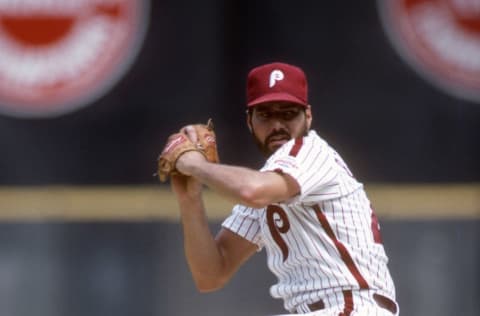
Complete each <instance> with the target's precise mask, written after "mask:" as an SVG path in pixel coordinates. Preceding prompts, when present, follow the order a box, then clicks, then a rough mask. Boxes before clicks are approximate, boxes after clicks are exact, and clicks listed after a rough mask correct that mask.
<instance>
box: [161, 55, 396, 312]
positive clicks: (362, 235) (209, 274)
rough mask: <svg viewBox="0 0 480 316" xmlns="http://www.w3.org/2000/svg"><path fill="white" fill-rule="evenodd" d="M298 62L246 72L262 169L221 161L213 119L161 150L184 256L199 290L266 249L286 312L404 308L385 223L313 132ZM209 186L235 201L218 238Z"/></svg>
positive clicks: (250, 121)
mask: <svg viewBox="0 0 480 316" xmlns="http://www.w3.org/2000/svg"><path fill="white" fill-rule="evenodd" d="M307 96H308V93H307V79H306V76H305V74H304V72H303V70H302V69H300V68H298V67H296V66H293V65H289V64H285V63H278V62H277V63H270V64H265V65H262V66H259V67H256V68H254V69H253V70H251V71H250V73H249V74H248V78H247V120H246V121H247V126H248V128H249V130H250V132H251V133H252V136H253V139H254V141H255V142H256V144H257V145H258V147H259V149H260V150H261V152H262V153H263V154H264V155H265V156H266V158H267V160H266V162H265V164H264V166H263V167H262V168H261V169H260V170H252V169H249V168H244V167H240V166H232V165H226V164H220V163H219V160H218V155H217V147H216V141H215V133H214V131H213V125H212V124H211V123H209V124H207V125H201V124H196V125H188V126H185V127H183V128H182V129H181V130H180V131H179V132H178V133H176V134H173V135H172V136H171V137H170V138H169V139H168V141H167V144H166V146H165V148H164V150H163V151H162V153H161V155H160V157H159V170H158V173H159V177H160V180H161V181H166V179H167V178H169V177H170V180H171V186H172V189H173V191H174V193H175V195H176V198H177V200H178V203H179V207H180V213H181V221H182V225H183V233H184V243H185V245H184V247H185V254H186V258H187V262H188V265H189V268H190V270H191V273H192V275H193V279H194V281H195V283H196V286H197V288H198V289H199V290H200V291H202V292H207V291H213V290H217V289H220V288H221V287H222V286H224V285H225V284H226V283H227V282H228V281H229V280H230V278H231V277H232V276H233V275H234V274H235V273H236V271H237V270H238V269H239V267H240V266H241V265H242V264H243V263H244V262H246V261H247V260H248V259H249V258H250V257H251V256H253V255H254V254H255V253H256V252H257V251H260V250H262V249H265V250H266V252H267V258H268V267H269V268H270V270H271V271H272V273H274V274H275V275H276V277H277V279H278V282H277V283H276V284H274V285H273V286H272V287H271V288H270V293H271V295H272V296H273V297H275V298H279V299H282V300H283V303H284V307H285V310H286V311H287V313H288V314H285V315H297V314H306V315H316V316H320V315H325V316H348V315H351V316H360V315H362V316H363V315H368V316H372V315H378V316H392V315H398V314H399V307H398V304H397V303H396V301H395V287H394V283H393V280H392V277H391V275H390V272H389V270H388V267H387V262H388V258H387V256H386V254H385V250H384V247H383V245H382V239H381V234H380V228H379V223H378V220H377V217H376V216H375V213H374V211H373V209H372V207H371V205H370V201H369V199H368V197H367V195H366V193H365V191H364V188H363V185H362V184H361V183H360V182H358V181H357V180H356V179H355V177H354V176H353V174H352V172H351V171H350V170H349V168H348V166H347V164H346V163H345V161H344V160H343V159H342V157H341V156H340V155H339V154H338V153H337V152H336V151H335V150H334V149H333V148H332V147H331V146H330V145H329V144H328V143H327V142H326V141H325V140H324V139H323V138H321V137H320V136H319V135H318V134H317V133H316V132H315V131H314V130H312V129H310V127H311V124H312V110H311V106H310V105H309V103H308V98H307ZM204 185H206V186H208V187H209V188H211V189H212V190H215V191H216V192H218V193H219V194H221V195H223V196H225V197H226V198H228V199H230V200H232V201H234V202H236V203H238V204H237V205H236V206H234V208H233V210H232V213H231V215H230V216H229V217H228V218H226V219H225V221H224V222H223V224H222V228H221V230H220V231H219V232H218V233H217V235H216V236H215V237H214V236H213V235H212V233H211V232H210V230H209V226H208V221H207V217H206V210H205V209H204V205H203V202H202V187H203V186H204Z"/></svg>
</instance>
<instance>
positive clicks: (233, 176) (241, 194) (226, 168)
mask: <svg viewBox="0 0 480 316" xmlns="http://www.w3.org/2000/svg"><path fill="white" fill-rule="evenodd" d="M177 167H179V169H180V168H182V169H180V170H181V171H182V172H185V173H186V174H189V175H191V176H193V177H194V178H196V179H197V180H199V181H200V182H202V183H204V184H205V185H207V186H208V187H209V188H211V189H212V190H214V191H216V192H217V193H219V194H220V195H222V196H225V197H226V198H228V199H230V200H232V201H233V202H235V203H240V204H243V205H248V206H252V207H263V206H264V205H266V204H269V202H271V200H273V199H274V197H273V198H272V194H271V193H270V192H269V190H268V178H267V176H266V175H265V174H264V173H261V172H259V171H256V170H252V169H248V168H244V167H238V166H230V165H222V164H214V163H209V162H207V161H198V162H196V163H194V164H189V165H181V166H177Z"/></svg>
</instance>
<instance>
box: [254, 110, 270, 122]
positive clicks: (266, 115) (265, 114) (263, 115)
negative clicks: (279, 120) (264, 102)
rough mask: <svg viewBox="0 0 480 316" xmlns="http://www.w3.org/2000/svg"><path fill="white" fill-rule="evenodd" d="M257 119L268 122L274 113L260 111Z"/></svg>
mask: <svg viewBox="0 0 480 316" xmlns="http://www.w3.org/2000/svg"><path fill="white" fill-rule="evenodd" d="M257 117H258V118H259V119H261V120H268V119H270V118H271V117H272V113H270V112H268V111H260V112H257Z"/></svg>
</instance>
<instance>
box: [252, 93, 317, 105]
mask: <svg viewBox="0 0 480 316" xmlns="http://www.w3.org/2000/svg"><path fill="white" fill-rule="evenodd" d="M275 101H276V102H281V101H284V102H293V103H296V104H298V105H301V106H305V107H307V106H308V104H307V103H306V102H305V101H304V100H301V99H299V98H297V97H295V96H293V95H291V94H288V93H285V92H273V93H269V94H265V95H262V96H261V97H260V98H257V99H254V100H252V101H250V102H248V104H247V106H249V107H250V106H254V105H258V104H261V103H265V102H275Z"/></svg>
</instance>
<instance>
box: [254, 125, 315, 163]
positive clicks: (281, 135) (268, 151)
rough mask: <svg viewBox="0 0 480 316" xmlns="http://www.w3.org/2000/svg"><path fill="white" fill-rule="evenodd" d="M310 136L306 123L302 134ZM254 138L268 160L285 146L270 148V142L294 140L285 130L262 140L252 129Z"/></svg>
mask: <svg viewBox="0 0 480 316" xmlns="http://www.w3.org/2000/svg"><path fill="white" fill-rule="evenodd" d="M307 134H308V126H307V122H306V121H305V124H304V126H303V130H302V132H301V133H300V135H301V136H307ZM300 135H297V136H295V137H298V136H300ZM252 137H253V140H254V142H255V144H256V145H257V147H258V149H260V151H261V152H262V154H263V155H264V156H265V157H266V158H268V157H270V156H271V155H272V154H273V153H274V152H276V151H277V149H279V148H280V147H282V146H283V145H275V146H273V147H270V146H269V145H270V142H271V141H272V140H273V139H274V138H275V139H285V140H287V141H289V140H290V139H292V138H293V137H292V135H291V134H290V133H289V132H288V131H286V130H284V129H281V130H278V131H273V132H272V133H271V134H270V135H268V136H267V137H266V138H265V140H263V141H262V140H261V139H259V138H258V137H257V135H256V134H255V130H254V129H253V128H252Z"/></svg>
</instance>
